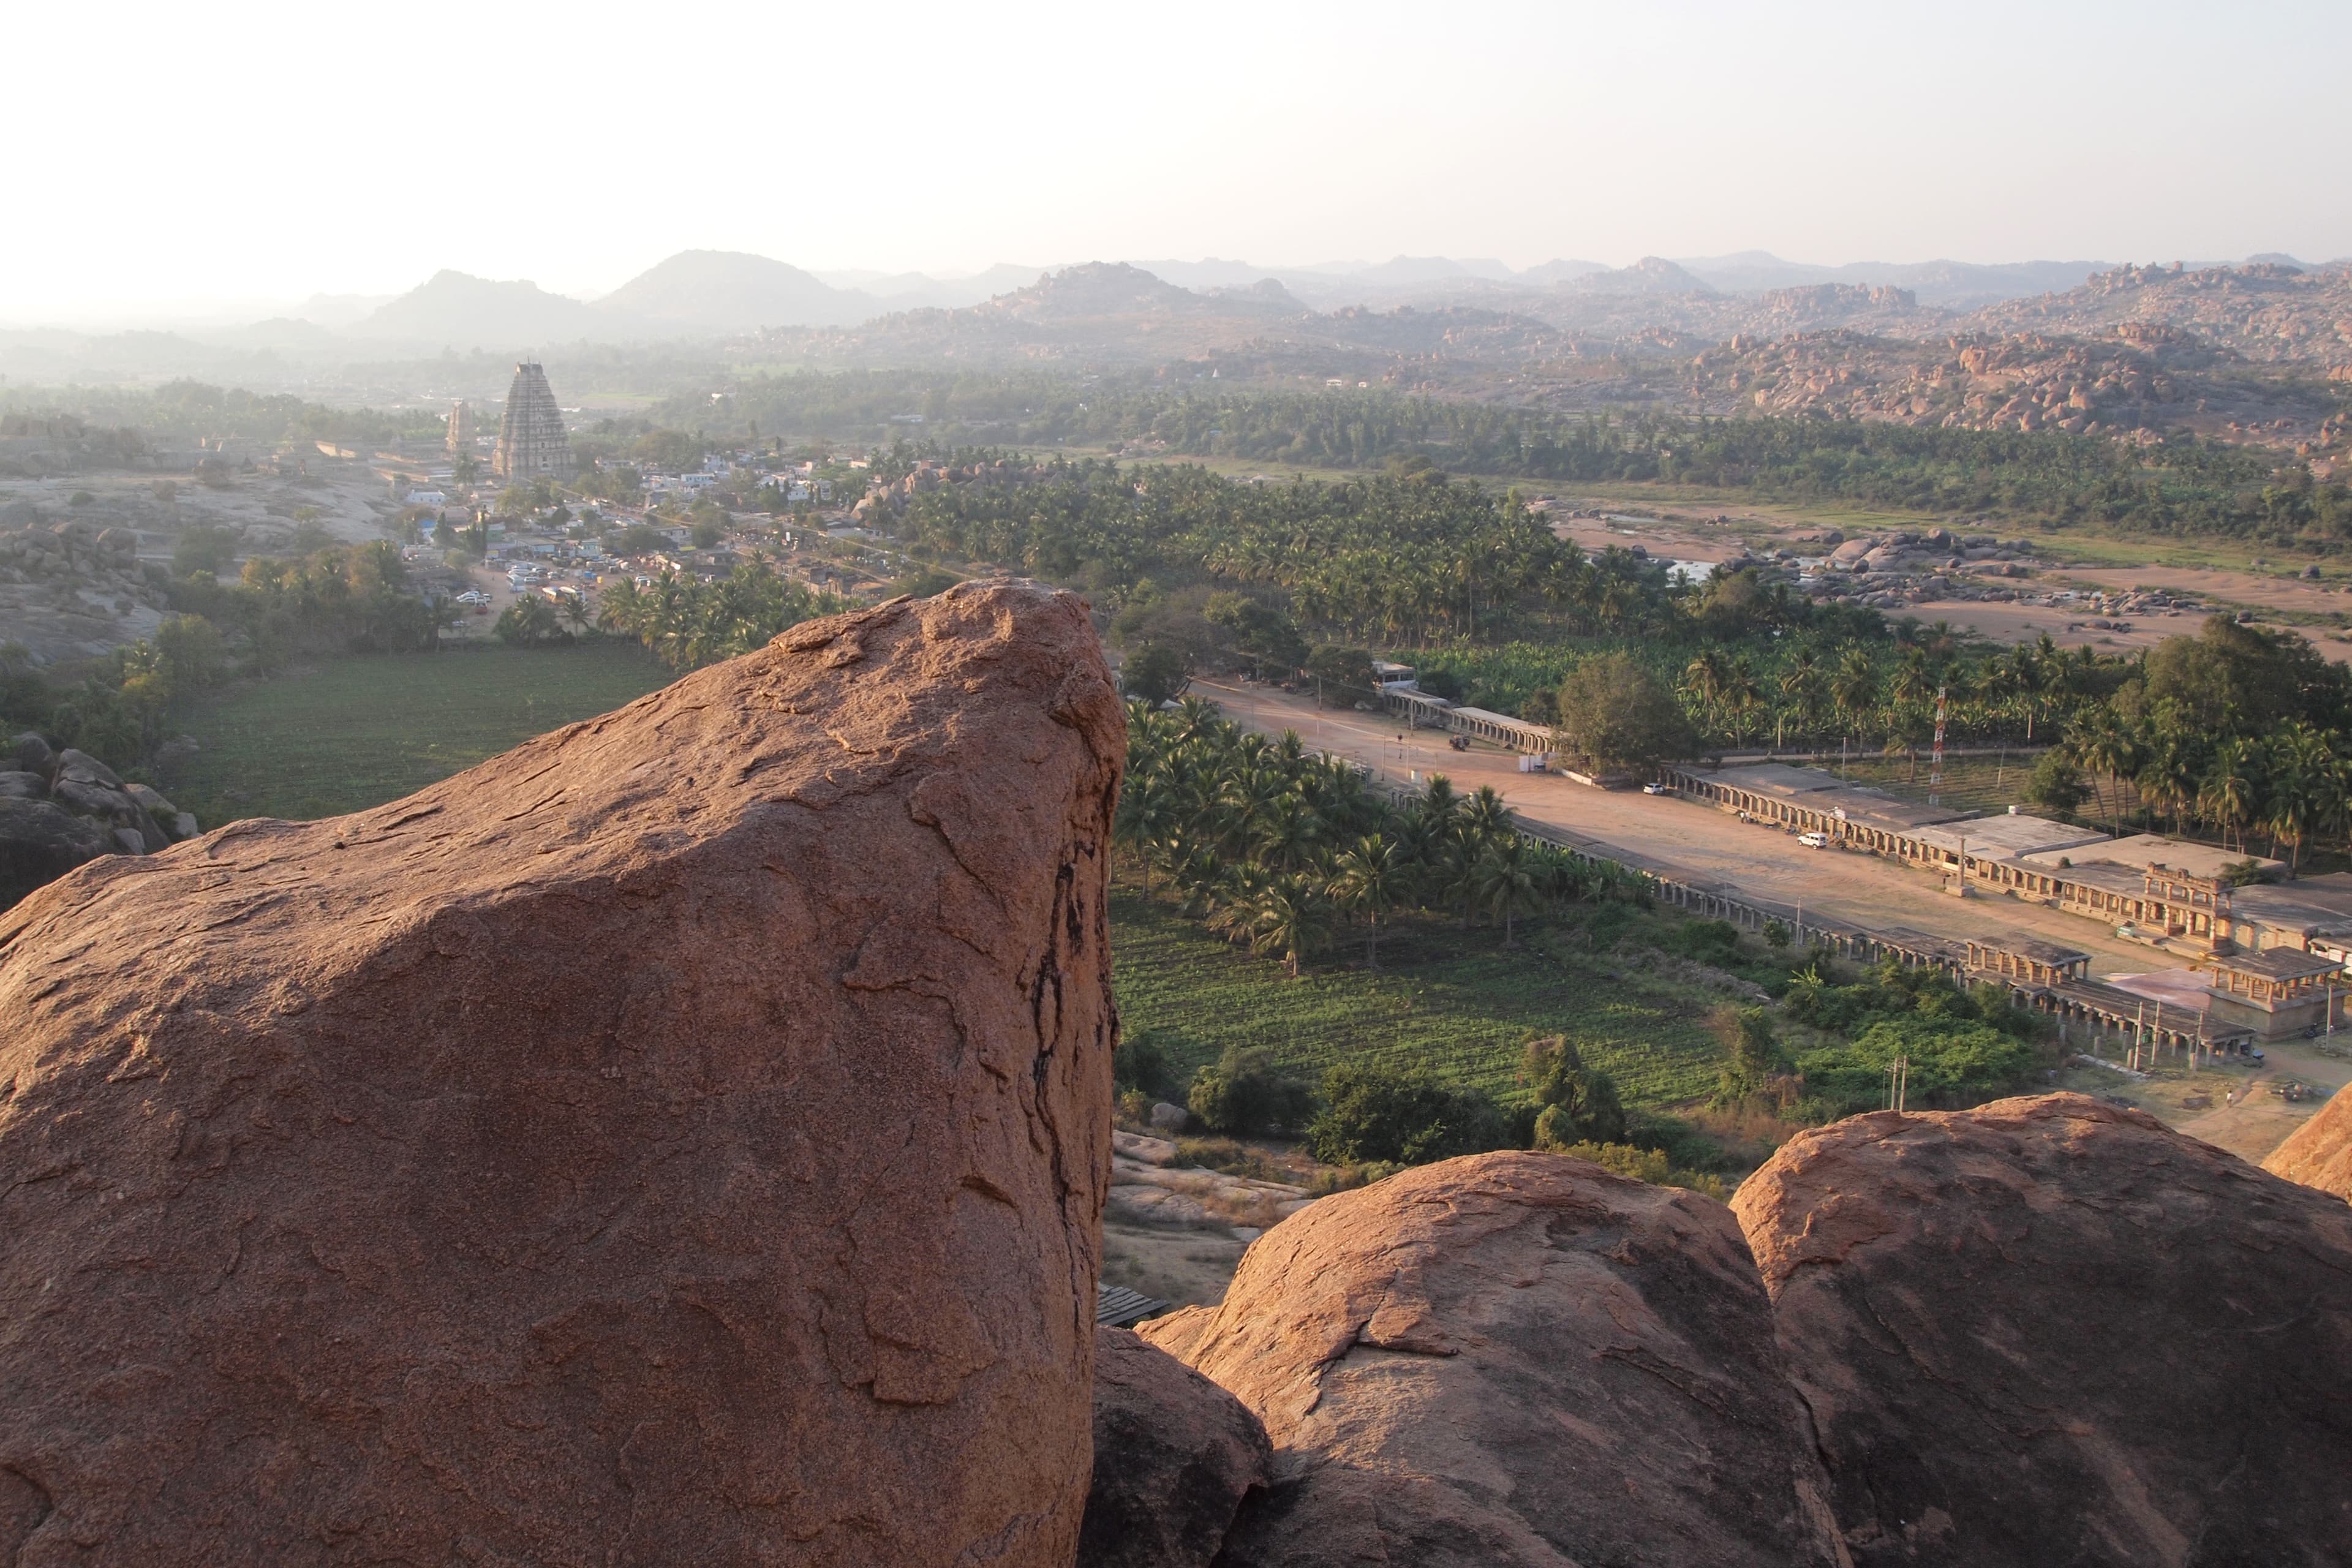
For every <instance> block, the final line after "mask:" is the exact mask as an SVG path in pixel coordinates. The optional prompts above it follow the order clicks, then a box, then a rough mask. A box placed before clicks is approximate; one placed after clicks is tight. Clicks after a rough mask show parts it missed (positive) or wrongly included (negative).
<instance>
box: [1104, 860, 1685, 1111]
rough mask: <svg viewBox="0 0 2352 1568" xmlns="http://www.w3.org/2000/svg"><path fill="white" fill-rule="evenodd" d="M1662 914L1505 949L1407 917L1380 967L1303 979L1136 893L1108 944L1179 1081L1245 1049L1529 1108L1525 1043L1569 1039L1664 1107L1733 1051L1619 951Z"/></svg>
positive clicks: (1302, 1072) (1288, 1068)
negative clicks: (1352, 1067) (1365, 1065)
mask: <svg viewBox="0 0 2352 1568" xmlns="http://www.w3.org/2000/svg"><path fill="white" fill-rule="evenodd" d="M1651 919H1662V917H1642V916H1639V915H1638V914H1637V913H1636V912H1635V911H1633V910H1630V909H1629V910H1626V919H1625V921H1624V922H1623V923H1619V922H1617V921H1607V922H1604V923H1601V924H1600V925H1598V926H1597V927H1586V928H1580V927H1578V926H1575V925H1564V926H1561V927H1559V928H1558V929H1552V928H1547V929H1546V930H1545V931H1542V932H1540V933H1534V934H1530V936H1529V937H1528V940H1527V942H1524V943H1522V945H1521V946H1520V947H1518V948H1517V949H1514V950H1509V951H1505V950H1503V949H1502V948H1501V947H1500V946H1499V944H1498V942H1497V941H1496V933H1495V932H1492V931H1463V930H1460V929H1459V927H1458V926H1457V924H1456V923H1455V922H1453V921H1445V920H1443V919H1418V920H1407V921H1400V922H1398V927H1399V929H1398V930H1397V931H1395V933H1394V934H1392V935H1391V936H1390V937H1389V938H1388V939H1387V940H1386V941H1385V942H1383V943H1382V944H1381V945H1382V949H1383V951H1382V954H1381V963H1382V967H1381V970H1379V971H1378V972H1374V971H1370V970H1367V969H1363V968H1360V967H1343V966H1340V965H1338V964H1325V965H1321V966H1317V967H1312V968H1309V969H1307V972H1306V973H1304V974H1303V975H1301V976H1300V977H1299V978H1298V979H1297V980H1292V979H1290V978H1288V976H1287V974H1286V972H1285V970H1284V968H1283V965H1282V964H1281V963H1279V962H1278V961H1276V959H1274V958H1271V957H1264V956H1258V955H1254V954H1251V953H1250V952H1246V951H1245V950H1242V949H1237V948H1235V947H1234V946H1233V945H1231V944H1229V943H1226V942H1221V941H1219V940H1218V939H1217V938H1216V937H1215V936H1214V935H1213V934H1212V933H1210V932H1209V931H1206V930H1204V929H1203V928H1202V924H1201V922H1200V921H1197V920H1194V919H1190V918H1187V917H1186V916H1185V915H1184V914H1182V913H1181V910H1175V909H1172V908H1171V907H1170V906H1169V905H1168V904H1167V903H1166V902H1164V901H1162V900H1159V899H1146V898H1144V897H1143V896H1142V895H1141V893H1140V891H1139V890H1138V889H1135V888H1134V887H1132V886H1129V887H1128V888H1126V889H1122V890H1121V891H1119V892H1118V893H1117V894H1115V895H1114V897H1113V899H1112V901H1111V946H1112V951H1113V952H1115V953H1116V954H1117V963H1116V971H1115V973H1116V984H1117V990H1118V1003H1119V1014H1120V1017H1121V1019H1122V1021H1123V1023H1124V1025H1125V1027H1126V1028H1127V1030H1128V1032H1129V1035H1130V1036H1135V1035H1143V1036H1148V1037H1149V1039H1150V1042H1151V1043H1152V1045H1153V1046H1154V1047H1155V1048H1156V1049H1157V1050H1158V1051H1159V1053H1160V1055H1161V1057H1162V1058H1163V1060H1164V1061H1165V1063H1166V1069H1167V1072H1168V1074H1169V1076H1170V1077H1171V1079H1175V1080H1177V1081H1179V1082H1189V1081H1190V1080H1191V1079H1192V1075H1193V1073H1194V1072H1195V1071H1196V1070H1197V1069H1199V1068H1202V1067H1205V1066H1212V1065H1213V1064H1214V1063H1215V1062H1216V1061H1217V1060H1218V1059H1219V1058H1221V1057H1222V1056H1223V1054H1224V1053H1225V1051H1226V1050H1227V1049H1229V1048H1234V1049H1239V1050H1243V1051H1252V1050H1262V1051H1264V1052H1265V1056H1266V1059H1267V1061H1268V1062H1270V1063H1271V1064H1272V1066H1273V1067H1274V1068H1276V1069H1277V1070H1279V1071H1280V1072H1282V1073H1283V1074H1285V1075H1286V1076H1288V1077H1290V1078H1292V1079H1297V1080H1298V1081H1300V1082H1307V1083H1319V1082H1320V1081H1321V1080H1322V1078H1323V1075H1324V1073H1325V1072H1326V1071H1328V1069H1329V1068H1333V1067H1336V1066H1338V1065H1339V1064H1340V1063H1342V1062H1348V1061H1369V1062H1373V1063H1379V1064H1382V1065H1386V1066H1392V1067H1397V1068H1424V1067H1425V1068H1428V1069H1429V1070H1431V1071H1432V1072H1433V1073H1435V1074H1437V1075H1438V1076H1439V1077H1440V1078H1442V1079H1443V1080H1444V1081H1445V1082H1446V1083H1448V1084H1450V1085H1454V1086H1457V1087H1465V1088H1475V1089H1483V1090H1485V1091H1486V1093H1487V1094H1489V1095H1491V1096H1493V1097H1494V1098H1495V1099H1496V1101H1497V1102H1498V1103H1500V1102H1503V1101H1507V1100H1519V1099H1523V1098H1524V1096H1523V1095H1522V1094H1521V1092H1520V1089H1521V1086H1520V1083H1519V1078H1520V1075H1521V1072H1522V1069H1523V1068H1524V1065H1525V1060H1526V1055H1527V1045H1528V1040H1530V1039H1531V1038H1538V1037H1553V1036H1558V1037H1565V1038H1567V1039H1570V1040H1572V1041H1574V1042H1575V1043H1576V1046H1577V1048H1578V1051H1579V1053H1580V1058H1581V1059H1582V1060H1583V1061H1585V1062H1587V1063H1590V1064H1591V1065H1592V1066H1594V1067H1596V1068H1601V1070H1604V1071H1606V1072H1607V1073H1608V1074H1609V1076H1610V1078H1611V1079H1612V1080H1613V1081H1614V1083H1615V1086H1616V1088H1617V1090H1618V1092H1619V1093H1620V1094H1622V1096H1623V1097H1624V1098H1625V1100H1627V1101H1628V1102H1629V1103H1631V1104H1634V1105H1640V1106H1646V1107H1653V1108H1655V1107H1664V1106H1668V1105H1673V1104H1677V1103H1683V1102H1687V1101H1692V1100H1699V1099H1702V1098H1704V1097H1705V1096H1706V1093H1707V1092H1708V1091H1709V1090H1710V1089H1713V1088H1714V1086H1715V1081H1716V1078H1717V1068H1718V1066H1719V1064H1720V1061H1721V1059H1722V1056H1723V1051H1722V1047H1721V1046H1720V1045H1719V1044H1718V1043H1717V1040H1716V1038H1715V1037H1714V1036H1713V1035H1712V1034H1710V1033H1709V1032H1708V1030H1707V1027H1706V1011H1707V1008H1708V1007H1709V1006H1710V1005H1712V1003H1711V1001H1707V1000H1704V999H1702V998H1701V997H1700V996H1698V995H1696V994H1694V992H1693V991H1692V990H1691V988H1689V987H1688V986H1687V985H1685V984H1679V983H1677V982H1676V981H1675V980H1673V979H1670V978H1664V977H1661V976H1656V975H1653V974H1651V973H1644V972H1643V971H1640V970H1637V969H1632V968H1628V967H1625V966H1623V964H1622V960H1620V959H1618V958H1617V957H1615V956H1614V954H1613V953H1612V951H1611V950H1612V948H1613V947H1614V946H1615V941H1616V938H1618V937H1619V936H1622V935H1628V934H1630V935H1633V937H1634V939H1635V940H1636V941H1639V939H1640V935H1641V934H1642V933H1643V931H1645V930H1646V929H1647V921H1648V920H1651ZM1588 940H1591V941H1593V942H1597V943H1598V949H1597V950H1595V949H1593V948H1588V947H1587V945H1586V942H1587V941H1588Z"/></svg>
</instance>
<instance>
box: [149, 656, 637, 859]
mask: <svg viewBox="0 0 2352 1568" xmlns="http://www.w3.org/2000/svg"><path fill="white" fill-rule="evenodd" d="M671 679H672V677H671V675H670V672H669V671H668V670H667V669H666V668H663V667H662V666H661V665H659V664H657V663H656V662H655V661H654V660H653V659H652V658H650V657H649V656H647V655H646V652H645V650H644V649H643V648H641V647H637V646H636V645H635V643H622V642H601V641H600V642H591V643H587V644H584V645H582V646H578V647H557V648H510V647H504V646H503V645H494V646H491V647H479V648H467V649H464V650H459V651H450V652H445V653H429V654H370V655H362V656H358V657H354V658H339V659H335V660H332V661H331V662H329V663H326V664H321V665H318V666H316V667H314V668H309V669H303V670H297V671H295V672H293V673H291V674H289V675H284V676H280V677H278V678H277V679H272V680H259V681H250V682H247V683H245V684H242V685H239V686H236V687H234V688H231V689H229V690H227V691H225V692H223V693H222V694H221V695H220V696H218V697H216V698H215V699H213V700H211V701H209V702H206V703H205V705H204V706H202V707H201V708H199V709H197V710H195V712H194V714H192V715H191V716H190V718H189V719H188V720H187V721H186V725H185V728H186V730H187V731H188V733H190V734H192V735H194V737H195V739H196V743H197V745H198V746H199V747H200V748H201V749H200V750H199V751H198V752H197V753H196V755H195V756H194V757H193V758H190V759H189V760H188V761H186V762H185V763H180V764H178V765H176V766H174V767H173V768H171V769H169V770H168V771H167V772H166V773H165V776H164V777H163V779H162V781H161V782H162V784H163V790H164V793H165V794H167V795H170V796H171V797H172V800H173V804H174V805H178V806H180V807H182V808H183V809H184V810H187V811H193V812H194V813H195V814H196V819H197V820H198V821H199V822H201V823H203V824H204V826H206V827H217V826H220V825H221V824H222V823H224V822H230V821H234V820H236V818H238V817H241V816H282V817H288V818H293V819H302V818H308V817H316V816H337V815H340V814H341V813H343V812H349V811H360V810H363V809H365V808H367V807H369V806H372V805H382V804H383V802H385V801H388V800H397V799H399V798H400V797H401V796H402V795H408V794H410V793H412V792H414V791H415V790H419V789H422V788H424V787H425V785H426V784H432V783H434V782H435V781H436V780H439V779H445V778H447V777H448V776H449V775H450V774H451V773H459V772H462V771H463V770H465V769H467V768H469V767H472V766H473V765H474V764H475V763H478V762H481V761H483V760H484V759H486V758H488V757H493V756H496V755H497V754H498V753H499V752H503V751H506V750H508V749H509V747H512V746H515V745H517V744H519V743H520V742H524V741H527V740H529V739H530V738H531V737H532V736H533V735H539V734H543V733H545V732H546V731H550V730H552V729H555V728H557V727H559V726H561V725H564V724H569V723H572V722H574V721H577V720H581V719H590V718H593V717H594V716H595V715H597V714H599V713H605V712H610V711H611V710H613V709H615V708H618V707H620V706H621V705H622V704H623V703H625V702H627V701H629V700H632V699H635V698H638V697H642V696H644V695H645V694H646V692H648V691H652V690H655V689H658V688H660V687H663V686H666V685H667V684H668V683H669V681H670V680H671Z"/></svg>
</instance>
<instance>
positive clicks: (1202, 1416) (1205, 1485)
mask: <svg viewBox="0 0 2352 1568" xmlns="http://www.w3.org/2000/svg"><path fill="white" fill-rule="evenodd" d="M1273 1458H1274V1456H1273V1451H1272V1449H1271V1448H1270V1447H1268V1446H1267V1443H1266V1440H1265V1427H1263V1426H1259V1425H1258V1419H1257V1417H1256V1416H1255V1415H1251V1414H1250V1413H1249V1409H1248V1407H1247V1406H1246V1405H1243V1404H1242V1402H1241V1401H1240V1400H1238V1399H1235V1398H1234V1396H1233V1395H1232V1394H1227V1393H1226V1392H1225V1391H1224V1390H1223V1389H1222V1388H1219V1387H1218V1386H1217V1385H1216V1384H1213V1383H1211V1382H1210V1381H1209V1380H1208V1379H1207V1378H1205V1377H1202V1375H1201V1374H1200V1373H1197V1372H1194V1371H1193V1370H1192V1368H1190V1367H1188V1366H1186V1365H1185V1364H1184V1363H1182V1362H1180V1361H1178V1360H1177V1359H1176V1358H1175V1357H1174V1356H1172V1355H1170V1354H1169V1353H1168V1352H1166V1351H1163V1350H1160V1349H1159V1348H1158V1347H1157V1346H1154V1345H1149V1344H1146V1343H1145V1342H1143V1341H1142V1340H1140V1339H1139V1338H1137V1337H1136V1336H1135V1335H1134V1334H1132V1333H1129V1331H1127V1330H1125V1329H1097V1330H1096V1331H1095V1471H1094V1482H1093V1485H1092V1487H1091V1489H1089V1490H1088V1491H1087V1514H1086V1523H1085V1525H1084V1527H1083V1528H1082V1529H1081V1530H1080V1531H1079V1532H1078V1563H1077V1568H1209V1565H1210V1563H1213V1562H1214V1561H1215V1559H1216V1555H1217V1549H1218V1548H1219V1547H1220V1546H1222V1545H1223V1543H1224V1539H1225V1532H1226V1531H1228V1530H1230V1529H1231V1528H1232V1527H1233V1522H1234V1514H1235V1513H1236V1512H1238V1511H1239V1510H1240V1509H1241V1506H1242V1500H1243V1499H1244V1498H1245V1497H1247V1496H1248V1495H1249V1494H1250V1493H1251V1492H1252V1491H1254V1490H1255V1489H1257V1488H1260V1487H1263V1486H1265V1483H1266V1480H1267V1473H1268V1467H1269V1466H1270V1465H1271V1464H1272V1462H1273Z"/></svg>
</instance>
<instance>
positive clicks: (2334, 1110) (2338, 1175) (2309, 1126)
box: [2263, 1089, 2352, 1202]
mask: <svg viewBox="0 0 2352 1568" xmlns="http://www.w3.org/2000/svg"><path fill="white" fill-rule="evenodd" d="M2263 1170H2265V1171H2268V1172H2269V1173H2271V1174H2272V1175H2273V1176H2284V1177H2285V1178H2286V1179H2287V1180H2288V1181H2290V1182H2301V1183H2302V1184H2304V1185H2305V1186H2306V1187H2317V1188H2318V1189H2319V1190H2320V1191H2321V1192H2323V1193H2334V1194H2336V1196H2337V1197H2339V1198H2343V1199H2345V1200H2347V1202H2352V1094H2347V1093H2345V1092H2344V1091H2343V1090H2342V1089H2337V1090H2336V1093H2335V1095H2334V1096H2333V1097H2332V1098H2330V1099H2329V1100H2328V1101H2327V1103H2326V1105H2323V1106H2321V1107H2320V1108H2319V1110H2317V1111H2316V1112H2315V1114H2314V1115H2313V1116H2312V1118H2311V1119H2310V1120H2309V1121H2305V1123H2304V1124H2303V1125H2302V1126H2300V1127H2298V1128H2296V1129H2295V1130H2294V1132H2293V1133H2291V1134H2289V1135H2288V1137H2287V1141H2286V1142H2284V1143H2282V1144H2280V1145H2279V1146H2278V1147H2277V1148H2275V1149H2273V1150H2272V1151H2271V1157H2270V1158H2269V1159H2267V1160H2264V1161H2263Z"/></svg>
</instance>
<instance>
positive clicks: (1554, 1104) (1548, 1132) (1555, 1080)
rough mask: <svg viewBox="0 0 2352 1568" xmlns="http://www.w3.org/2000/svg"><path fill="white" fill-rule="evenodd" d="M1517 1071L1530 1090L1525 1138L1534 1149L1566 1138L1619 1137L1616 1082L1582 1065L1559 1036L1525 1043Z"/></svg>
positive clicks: (1622, 1131) (1573, 1140)
mask: <svg viewBox="0 0 2352 1568" xmlns="http://www.w3.org/2000/svg"><path fill="white" fill-rule="evenodd" d="M1519 1075H1520V1078H1521V1079H1522V1080H1523V1081H1525V1082H1526V1083H1527V1085H1528V1088H1529V1089H1532V1090H1534V1094H1535V1100H1534V1121H1533V1124H1532V1125H1531V1126H1530V1127H1529V1128H1528V1142H1530V1143H1531V1144H1532V1145H1533V1146H1534V1147H1536V1148H1538V1149H1551V1148H1558V1147H1561V1146H1564V1145H1566V1144H1570V1143H1582V1142H1602V1143H1612V1142H1619V1141H1621V1140H1622V1139H1623V1138H1624V1136H1625V1107H1624V1105H1623V1103H1622V1101H1621V1100H1619V1099H1618V1096H1617V1085H1616V1082H1615V1081H1614V1080H1613V1079H1611V1078H1610V1076H1609V1075H1608V1074H1607V1073H1605V1072H1602V1071H1601V1070H1600V1069H1599V1068H1588V1067H1586V1066H1585V1065H1584V1058H1582V1057H1581V1056H1580V1055H1579V1054H1578V1053H1577V1049H1576V1047H1575V1046H1574V1045H1572V1044H1570V1042H1569V1040H1568V1039H1567V1038H1566V1037H1563V1036H1559V1035H1554V1036H1551V1037H1549V1038H1547V1039H1540V1040H1530V1041H1529V1042H1528V1049H1527V1055H1526V1057H1525V1058H1524V1059H1523V1060H1522V1062H1521V1064H1520V1068H1519Z"/></svg>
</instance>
